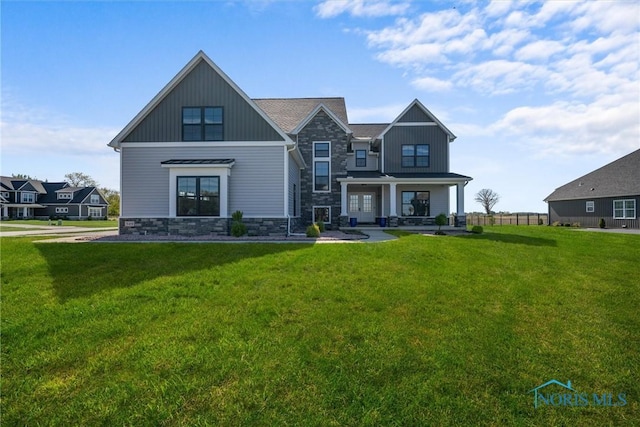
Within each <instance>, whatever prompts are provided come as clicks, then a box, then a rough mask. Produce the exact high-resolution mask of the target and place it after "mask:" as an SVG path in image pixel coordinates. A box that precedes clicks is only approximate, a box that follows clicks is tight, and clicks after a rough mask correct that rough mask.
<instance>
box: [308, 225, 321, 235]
mask: <svg viewBox="0 0 640 427" xmlns="http://www.w3.org/2000/svg"><path fill="white" fill-rule="evenodd" d="M307 237H320V229H319V228H318V226H317V225H316V224H311V225H310V226H308V227H307Z"/></svg>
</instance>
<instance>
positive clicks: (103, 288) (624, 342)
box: [1, 226, 640, 426]
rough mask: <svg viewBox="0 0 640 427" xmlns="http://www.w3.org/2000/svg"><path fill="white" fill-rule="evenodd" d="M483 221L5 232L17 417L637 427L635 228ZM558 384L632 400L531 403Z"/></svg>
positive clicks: (10, 412)
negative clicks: (95, 239)
mask: <svg viewBox="0 0 640 427" xmlns="http://www.w3.org/2000/svg"><path fill="white" fill-rule="evenodd" d="M486 230H487V232H486V233H485V234H483V235H469V236H463V237H454V236H439V237H434V236H420V235H411V236H406V237H402V238H400V239H398V240H396V241H392V242H384V243H377V244H367V243H360V244H334V245H331V244H326V245H306V244H211V243H208V244H178V243H164V244H131V243H128V244H124V243H123V244H107V243H102V244H101V243H85V244H58V243H37V244H34V243H31V242H30V240H28V239H23V238H4V239H2V241H1V243H2V247H1V249H2V319H1V325H2V408H1V409H2V424H3V425H7V426H9V425H136V426H145V425H149V426H151V425H170V426H182V425H185V426H186V425H189V426H191V425H305V426H306V425H318V426H325V425H338V426H343V425H633V424H635V423H637V422H638V414H639V413H640V404H639V399H640V385H639V382H638V367H639V366H640V353H639V351H638V349H640V310H639V309H638V308H639V307H640V298H639V287H640V279H639V277H640V276H639V273H640V267H639V260H640V236H637V235H616V234H604V233H594V232H581V231H576V230H568V229H560V228H552V227H515V226H514V227H506V226H503V227H493V228H490V227H487V228H486ZM551 379H557V380H558V381H561V382H563V383H564V382H566V381H567V380H571V382H572V386H573V387H574V388H575V389H576V391H577V392H581V393H588V394H589V396H590V395H591V394H592V393H599V394H603V393H612V394H613V396H614V399H613V402H616V401H617V399H616V397H617V395H618V394H619V393H625V396H626V401H627V404H626V405H625V406H619V407H593V406H589V407H564V406H559V407H552V406H543V407H539V408H538V409H534V406H533V393H529V391H530V390H531V389H533V388H534V387H536V386H538V385H541V384H542V383H544V382H546V381H548V380H551ZM554 387H555V386H554ZM554 391H555V392H558V393H562V392H563V390H562V389H555V390H554Z"/></svg>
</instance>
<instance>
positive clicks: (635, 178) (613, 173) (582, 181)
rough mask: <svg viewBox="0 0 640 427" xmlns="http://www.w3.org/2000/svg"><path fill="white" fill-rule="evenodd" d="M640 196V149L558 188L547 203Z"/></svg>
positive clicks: (547, 199) (547, 198)
mask: <svg viewBox="0 0 640 427" xmlns="http://www.w3.org/2000/svg"><path fill="white" fill-rule="evenodd" d="M637 195H640V150H636V151H634V152H632V153H630V154H627V155H626V156H624V157H621V158H619V159H618V160H615V161H613V162H611V163H609V164H607V165H605V166H603V167H601V168H599V169H596V170H594V171H593V172H590V173H588V174H586V175H583V176H581V177H580V178H578V179H574V180H573V181H571V182H569V183H567V184H565V185H563V186H561V187H558V188H556V189H555V191H554V192H553V193H551V194H550V195H548V196H547V197H546V198H545V199H544V201H545V202H554V201H558V200H575V199H597V198H602V197H617V196H637Z"/></svg>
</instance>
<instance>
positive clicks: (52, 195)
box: [38, 182, 71, 203]
mask: <svg viewBox="0 0 640 427" xmlns="http://www.w3.org/2000/svg"><path fill="white" fill-rule="evenodd" d="M68 185H69V184H67V183H66V182H43V183H42V186H43V187H44V189H45V190H46V192H47V194H43V195H41V196H40V197H39V198H38V203H68V202H70V201H71V200H69V199H63V200H58V195H57V194H56V191H58V190H60V189H62V188H64V187H67V188H71V187H69V186H68Z"/></svg>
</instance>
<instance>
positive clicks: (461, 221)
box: [453, 182, 467, 227]
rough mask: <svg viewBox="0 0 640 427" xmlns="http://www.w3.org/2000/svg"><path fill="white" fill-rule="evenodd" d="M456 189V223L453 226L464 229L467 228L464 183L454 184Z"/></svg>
mask: <svg viewBox="0 0 640 427" xmlns="http://www.w3.org/2000/svg"><path fill="white" fill-rule="evenodd" d="M456 189H457V192H456V193H457V198H456V200H457V205H458V209H457V212H456V221H455V223H454V224H453V225H454V226H456V227H466V226H467V217H466V216H465V213H464V182H459V183H457V184H456Z"/></svg>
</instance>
